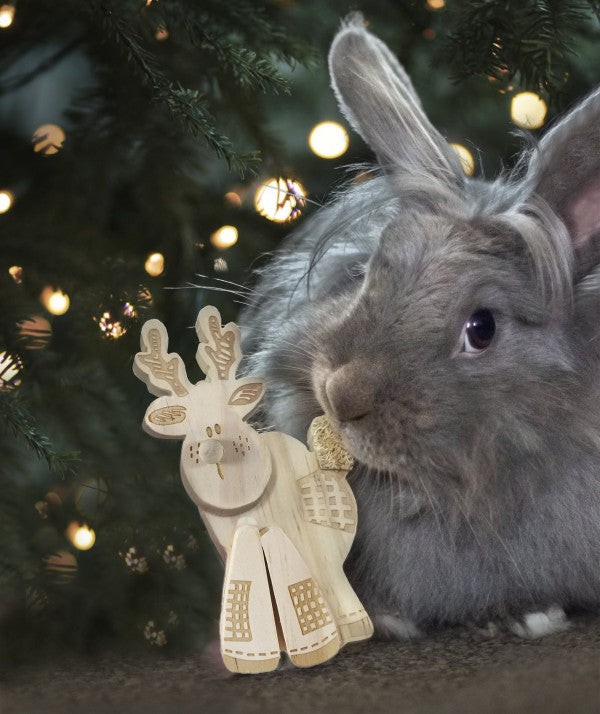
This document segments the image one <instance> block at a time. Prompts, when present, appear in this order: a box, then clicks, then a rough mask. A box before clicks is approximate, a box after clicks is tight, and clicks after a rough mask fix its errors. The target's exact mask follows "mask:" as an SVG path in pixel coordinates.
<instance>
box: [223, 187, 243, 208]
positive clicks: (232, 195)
mask: <svg viewBox="0 0 600 714" xmlns="http://www.w3.org/2000/svg"><path fill="white" fill-rule="evenodd" d="M225 200H226V201H227V203H229V204H230V205H231V206H236V207H238V206H241V205H242V197H241V196H240V194H239V193H238V192H237V191H227V193H226V194H225Z"/></svg>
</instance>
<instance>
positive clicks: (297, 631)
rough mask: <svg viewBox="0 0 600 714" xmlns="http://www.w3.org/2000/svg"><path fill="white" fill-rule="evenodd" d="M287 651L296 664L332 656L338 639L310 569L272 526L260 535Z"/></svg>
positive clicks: (284, 537) (335, 651)
mask: <svg viewBox="0 0 600 714" xmlns="http://www.w3.org/2000/svg"><path fill="white" fill-rule="evenodd" d="M261 542H262V547H263V550H264V553H265V559H266V561H267V565H268V568H269V576H270V578H271V585H272V586H273V594H274V596H275V602H276V604H277V610H278V613H279V624H280V626H281V630H282V632H283V637H284V640H285V645H286V650H287V652H288V654H289V655H290V658H291V660H292V662H293V663H294V664H296V665H298V667H311V666H312V665H315V664H320V663H321V662H324V661H325V660H328V659H330V658H331V657H333V656H334V655H335V654H336V653H337V651H338V650H339V648H340V640H339V636H338V631H337V628H336V624H335V621H334V619H333V615H332V611H331V610H330V608H329V606H328V605H327V603H326V602H325V598H324V597H323V595H322V593H321V590H320V589H319V586H318V584H317V583H316V581H315V579H314V577H313V575H312V573H311V571H310V570H309V569H308V566H307V565H306V563H305V562H304V560H303V559H302V556H301V555H300V553H299V552H298V551H297V550H296V548H295V547H294V545H293V543H292V541H291V540H290V539H289V538H288V537H287V536H286V535H285V533H284V532H283V531H282V530H281V529H280V528H277V527H275V526H272V527H270V528H267V529H266V530H265V531H264V532H263V533H262V536H261Z"/></svg>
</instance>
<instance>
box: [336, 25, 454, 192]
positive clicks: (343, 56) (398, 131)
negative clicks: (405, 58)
mask: <svg viewBox="0 0 600 714" xmlns="http://www.w3.org/2000/svg"><path fill="white" fill-rule="evenodd" d="M329 73H330V76H331V85H332V87H333V90H334V92H335V95H336V97H337V100H338V103H339V106H340V110H341V111H342V113H343V114H344V115H345V116H346V118H347V119H348V121H349V122H350V124H351V125H352V126H353V127H354V129H356V131H357V132H358V133H359V134H360V135H361V136H362V138H363V139H364V140H365V141H366V142H367V144H369V146H370V147H371V148H372V149H373V150H374V151H375V153H376V154H377V157H378V159H379V161H380V163H381V164H382V166H383V167H384V168H386V169H388V170H392V171H393V170H395V169H396V170H397V169H401V170H402V169H408V170H414V171H417V172H419V173H422V172H423V170H425V171H426V173H427V174H429V175H434V176H438V177H440V178H443V179H444V180H445V182H447V183H448V182H449V183H452V184H456V183H457V182H458V183H462V182H463V178H464V175H463V173H462V171H461V168H460V163H459V161H458V158H457V157H456V156H455V154H454V151H453V150H452V149H451V148H450V147H449V146H448V144H447V143H446V141H445V140H444V139H443V138H442V136H441V135H440V134H439V133H438V132H437V131H436V130H435V129H434V128H433V126H432V125H431V123H430V122H429V120H428V119H427V117H426V116H425V113H424V111H423V109H422V108H421V104H420V102H419V100H418V98H417V95H416V94H415V91H414V89H413V86H412V84H411V82H410V79H409V78H408V76H407V74H406V72H405V71H404V69H403V68H402V67H401V65H400V64H399V62H398V61H397V60H396V58H395V57H394V56H393V55H392V53H391V52H390V50H389V49H388V48H387V47H386V45H384V44H383V42H381V41H380V40H378V39H377V38H376V37H374V36H373V35H372V34H370V33H369V32H367V31H366V30H365V28H364V24H363V21H362V17H361V16H360V15H358V14H355V15H353V16H352V17H351V18H350V19H349V20H348V21H347V22H346V23H344V25H343V26H342V29H341V30H340V31H339V32H338V34H337V35H336V37H335V38H334V40H333V43H332V45H331V49H330V51H329Z"/></svg>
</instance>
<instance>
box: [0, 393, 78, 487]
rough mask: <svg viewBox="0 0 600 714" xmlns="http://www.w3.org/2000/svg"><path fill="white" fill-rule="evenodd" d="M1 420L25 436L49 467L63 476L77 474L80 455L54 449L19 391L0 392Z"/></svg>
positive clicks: (18, 434) (22, 436)
mask: <svg viewBox="0 0 600 714" xmlns="http://www.w3.org/2000/svg"><path fill="white" fill-rule="evenodd" d="M0 422H2V423H3V424H4V425H5V426H6V427H8V428H9V429H10V430H11V431H12V432H13V433H14V434H15V436H20V437H21V438H23V439H24V440H25V441H26V443H27V445H28V447H29V448H30V449H31V450H32V451H33V452H35V454H36V455H37V456H38V458H40V459H44V460H45V461H46V463H47V464H48V468H49V469H50V470H51V471H55V472H56V473H58V474H59V475H60V476H61V478H64V477H65V475H66V474H67V473H70V474H75V466H74V462H75V461H78V460H79V458H78V455H77V454H76V453H66V454H61V453H58V452H57V451H55V450H54V448H53V446H52V442H51V441H50V439H49V438H48V437H47V436H45V435H44V434H41V433H40V431H39V430H38V429H37V427H36V424H35V419H34V418H33V416H32V415H31V414H30V412H29V411H28V410H27V408H26V407H25V406H24V405H23V403H22V399H21V397H20V396H19V394H18V393H17V392H6V393H2V394H0Z"/></svg>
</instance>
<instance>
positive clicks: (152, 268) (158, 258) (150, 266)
mask: <svg viewBox="0 0 600 714" xmlns="http://www.w3.org/2000/svg"><path fill="white" fill-rule="evenodd" d="M144 268H145V269H146V272H147V273H148V275H151V276H152V277H153V278H156V277H157V276H158V275H160V274H161V273H162V272H163V270H164V269H165V256H164V255H163V254H162V253H150V255H149V256H148V257H147V258H146V262H145V264H144Z"/></svg>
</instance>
